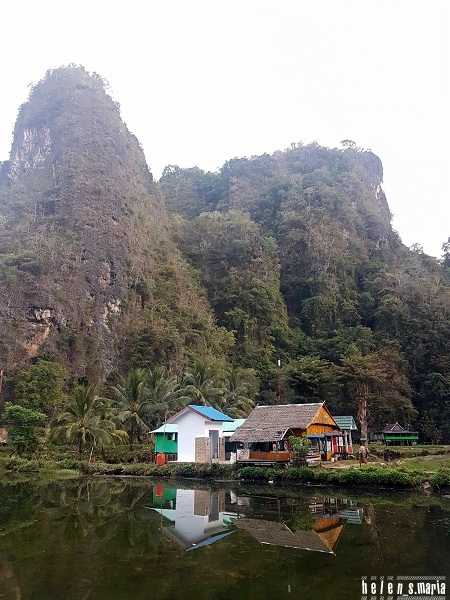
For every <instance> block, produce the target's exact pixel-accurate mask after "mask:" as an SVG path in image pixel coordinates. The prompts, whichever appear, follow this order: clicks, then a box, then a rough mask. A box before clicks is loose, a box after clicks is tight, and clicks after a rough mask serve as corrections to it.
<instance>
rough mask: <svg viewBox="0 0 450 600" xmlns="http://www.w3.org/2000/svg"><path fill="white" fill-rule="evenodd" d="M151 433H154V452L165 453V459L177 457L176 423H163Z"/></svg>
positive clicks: (172, 459)
mask: <svg viewBox="0 0 450 600" xmlns="http://www.w3.org/2000/svg"><path fill="white" fill-rule="evenodd" d="M152 433H153V434H154V435H155V450H154V452H155V454H165V455H166V456H167V460H169V461H176V460H177V458H178V425H175V424H174V423H164V424H163V425H161V427H159V428H158V429H155V430H154V431H152Z"/></svg>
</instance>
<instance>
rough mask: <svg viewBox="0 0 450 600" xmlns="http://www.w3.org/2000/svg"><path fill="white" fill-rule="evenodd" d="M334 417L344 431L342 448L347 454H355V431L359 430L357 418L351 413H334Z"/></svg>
mask: <svg viewBox="0 0 450 600" xmlns="http://www.w3.org/2000/svg"><path fill="white" fill-rule="evenodd" d="M333 419H334V420H335V421H336V423H337V424H338V426H339V429H340V430H341V431H342V434H343V435H342V437H343V442H344V444H343V446H342V448H341V449H340V451H341V453H342V454H343V455H345V456H349V455H350V454H353V432H355V431H356V432H357V431H358V427H357V426H356V423H355V419H354V418H353V417H352V416H351V415H333Z"/></svg>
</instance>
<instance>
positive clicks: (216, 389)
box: [183, 361, 223, 405]
mask: <svg viewBox="0 0 450 600" xmlns="http://www.w3.org/2000/svg"><path fill="white" fill-rule="evenodd" d="M218 381H219V377H218V376H217V374H216V372H215V371H214V370H213V369H212V367H211V366H210V365H209V364H208V363H207V362H200V361H196V362H195V363H194V364H193V365H192V367H191V368H190V369H189V371H187V372H186V373H185V374H184V379H183V383H184V385H185V391H186V393H187V394H188V395H189V396H190V398H191V399H192V401H194V402H196V403H197V404H204V405H208V404H212V405H214V404H217V405H219V404H220V396H221V394H222V392H223V389H222V386H221V385H220V384H219V383H218Z"/></svg>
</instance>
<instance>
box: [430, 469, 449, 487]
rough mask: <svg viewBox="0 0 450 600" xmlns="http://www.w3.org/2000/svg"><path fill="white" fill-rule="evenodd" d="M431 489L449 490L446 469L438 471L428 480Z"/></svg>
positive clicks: (447, 471)
mask: <svg viewBox="0 0 450 600" xmlns="http://www.w3.org/2000/svg"><path fill="white" fill-rule="evenodd" d="M430 483H431V485H432V486H433V488H437V489H440V488H450V471H449V470H448V469H439V471H438V472H437V473H435V474H434V475H433V476H432V477H431V480H430Z"/></svg>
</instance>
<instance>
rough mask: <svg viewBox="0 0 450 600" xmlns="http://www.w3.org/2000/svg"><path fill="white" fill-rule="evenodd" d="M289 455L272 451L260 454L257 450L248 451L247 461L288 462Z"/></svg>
mask: <svg viewBox="0 0 450 600" xmlns="http://www.w3.org/2000/svg"><path fill="white" fill-rule="evenodd" d="M289 459H290V454H289V452H287V451H275V452H274V451H272V452H260V451H258V450H250V453H249V458H248V460H255V461H258V460H260V461H265V462H289Z"/></svg>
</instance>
